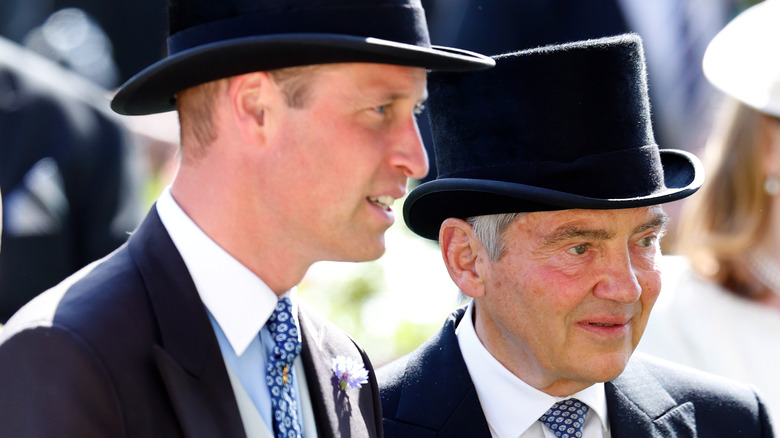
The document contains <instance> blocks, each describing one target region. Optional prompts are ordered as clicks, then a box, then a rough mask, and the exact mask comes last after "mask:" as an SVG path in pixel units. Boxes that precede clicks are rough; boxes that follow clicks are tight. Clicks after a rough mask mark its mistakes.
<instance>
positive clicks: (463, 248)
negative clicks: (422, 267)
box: [439, 218, 485, 298]
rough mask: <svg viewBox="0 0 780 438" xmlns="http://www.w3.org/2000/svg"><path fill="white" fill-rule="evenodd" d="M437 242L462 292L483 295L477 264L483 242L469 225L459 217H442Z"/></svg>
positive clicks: (476, 295) (449, 270) (451, 275)
mask: <svg viewBox="0 0 780 438" xmlns="http://www.w3.org/2000/svg"><path fill="white" fill-rule="evenodd" d="M439 245H440V247H441V254H442V257H443V258H444V264H445V265H446V266H447V271H448V272H449V274H450V278H452V281H454V282H455V284H456V285H457V286H458V288H459V289H460V290H461V292H463V293H464V294H466V295H468V296H469V297H471V298H480V297H482V295H484V294H485V282H484V278H483V273H482V267H481V266H480V264H481V263H480V262H481V261H482V260H481V258H480V251H481V250H482V243H481V242H480V241H479V239H477V238H476V236H474V232H473V229H472V227H471V225H470V224H469V223H468V222H466V221H464V220H461V219H456V218H448V219H445V220H444V222H442V224H441V228H440V229H439ZM482 253H483V254H484V251H482ZM482 258H484V255H483V256H482Z"/></svg>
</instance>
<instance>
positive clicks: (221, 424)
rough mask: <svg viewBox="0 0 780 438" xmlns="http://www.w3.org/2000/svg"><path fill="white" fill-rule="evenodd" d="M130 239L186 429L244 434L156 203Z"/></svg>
mask: <svg viewBox="0 0 780 438" xmlns="http://www.w3.org/2000/svg"><path fill="white" fill-rule="evenodd" d="M128 245H129V249H130V252H131V254H132V257H133V259H134V260H135V262H136V263H137V265H138V268H139V270H140V272H141V275H142V276H143V278H144V281H145V283H146V286H147V291H148V294H149V299H150V301H151V304H152V308H153V309H154V313H155V316H156V318H157V323H158V325H159V329H160V344H159V345H155V346H154V357H155V360H156V363H157V367H158V370H159V372H160V375H161V377H162V380H163V381H164V382H165V387H166V389H167V391H168V395H169V397H170V399H171V402H172V404H173V406H174V409H175V411H176V415H177V417H178V420H179V423H180V425H181V428H182V430H183V432H184V435H185V436H187V437H201V436H220V437H245V436H246V434H245V432H244V428H243V423H242V421H241V416H240V414H239V411H238V405H237V403H236V399H235V396H234V394H233V391H232V387H231V384H230V380H229V378H228V375H227V371H226V370H225V364H224V361H223V359H222V354H221V352H220V350H219V344H218V343H217V339H216V337H215V335H214V331H213V328H212V327H211V323H210V322H209V319H208V315H207V313H206V309H205V307H204V306H203V303H202V302H201V300H200V297H199V295H198V293H197V290H196V289H195V285H194V283H193V281H192V278H191V277H190V274H189V272H188V271H187V268H186V266H185V264H184V261H183V260H182V259H181V256H180V255H179V252H178V251H177V250H176V247H175V246H174V244H173V242H172V241H171V239H170V237H169V235H168V233H167V232H166V231H165V227H164V226H163V225H162V222H161V221H160V218H159V216H158V215H157V210H156V208H152V210H151V212H150V213H149V215H148V216H147V218H146V219H145V220H144V222H143V224H142V225H141V226H140V227H139V228H138V230H137V232H136V233H135V234H134V235H133V236H132V237H131V239H130V241H129V243H128Z"/></svg>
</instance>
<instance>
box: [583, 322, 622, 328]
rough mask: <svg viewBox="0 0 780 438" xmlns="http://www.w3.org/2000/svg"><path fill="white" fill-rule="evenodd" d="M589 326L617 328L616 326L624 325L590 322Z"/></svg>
mask: <svg viewBox="0 0 780 438" xmlns="http://www.w3.org/2000/svg"><path fill="white" fill-rule="evenodd" d="M588 324H590V325H595V326H599V327H615V326H618V325H622V324H607V323H602V322H590V323H588Z"/></svg>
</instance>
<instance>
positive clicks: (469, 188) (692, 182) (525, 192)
mask: <svg viewBox="0 0 780 438" xmlns="http://www.w3.org/2000/svg"><path fill="white" fill-rule="evenodd" d="M660 155H661V164H662V166H663V170H664V181H665V185H666V189H665V190H662V191H658V192H655V193H651V194H648V195H646V196H640V197H634V198H624V199H598V198H590V197H586V196H579V195H576V194H572V193H565V192H560V191H556V190H550V189H546V188H541V187H535V186H530V185H525V184H517V183H509V182H502V181H493V180H484V179H466V178H444V179H440V180H433V181H429V182H427V183H424V184H421V185H420V186H418V187H416V188H415V189H414V190H412V192H411V193H409V196H408V197H407V199H406V201H405V202H404V207H403V212H404V220H405V221H406V225H407V226H408V227H409V228H410V229H411V230H412V231H413V232H415V233H416V234H418V235H420V236H422V237H425V238H428V239H433V240H437V239H438V238H439V228H440V227H441V224H442V222H444V220H445V219H447V218H450V217H454V218H459V219H466V218H469V217H472V216H482V215H489V214H500V213H523V212H535V211H554V210H569V209H589V210H611V209H624V208H636V207H647V206H651V205H657V204H663V203H666V202H671V201H676V200H679V199H682V198H685V197H687V196H690V195H692V194H693V193H695V192H696V191H697V190H698V189H699V188H700V187H701V185H702V183H703V182H704V169H703V166H702V164H701V161H699V159H698V158H696V157H695V156H694V155H693V154H690V153H688V152H685V151H680V150H672V149H662V150H660Z"/></svg>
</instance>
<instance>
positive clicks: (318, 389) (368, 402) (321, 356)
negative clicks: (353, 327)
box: [298, 305, 382, 438]
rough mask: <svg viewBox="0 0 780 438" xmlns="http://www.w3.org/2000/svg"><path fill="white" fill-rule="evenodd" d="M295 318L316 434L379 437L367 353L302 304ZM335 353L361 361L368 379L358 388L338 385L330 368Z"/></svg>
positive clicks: (378, 413) (375, 396)
mask: <svg viewBox="0 0 780 438" xmlns="http://www.w3.org/2000/svg"><path fill="white" fill-rule="evenodd" d="M298 318H299V321H300V323H301V333H302V338H303V349H302V351H301V359H302V361H303V366H304V370H305V372H306V383H307V385H308V389H309V393H310V395H311V397H310V398H311V404H312V410H313V412H314V417H315V422H316V424H317V434H318V436H319V437H320V438H339V437H345V436H370V437H381V426H380V425H381V424H382V423H381V411H380V409H379V408H378V406H379V399H378V397H379V390H378V387H377V383H376V376H375V375H374V371H373V368H372V367H371V363H370V361H369V360H368V357H367V356H366V355H365V353H363V352H362V350H359V349H358V347H357V346H356V344H355V343H354V341H353V340H352V339H351V338H350V337H349V336H347V335H346V334H344V333H343V332H341V331H340V330H337V329H335V328H334V327H331V326H330V325H329V324H326V323H325V322H324V321H322V320H320V319H319V318H316V317H314V316H313V315H312V314H311V312H309V311H308V310H307V309H306V307H305V306H304V305H301V310H300V312H299V316H298ZM339 355H343V356H347V357H351V358H353V359H355V360H361V361H363V364H364V366H365V367H366V369H368V370H369V382H368V383H367V384H365V385H363V387H362V388H360V389H355V388H350V387H347V388H346V389H344V390H342V389H341V388H339V385H338V379H337V378H336V376H335V375H334V374H333V371H332V369H331V366H332V359H333V358H334V357H336V356H339Z"/></svg>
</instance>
